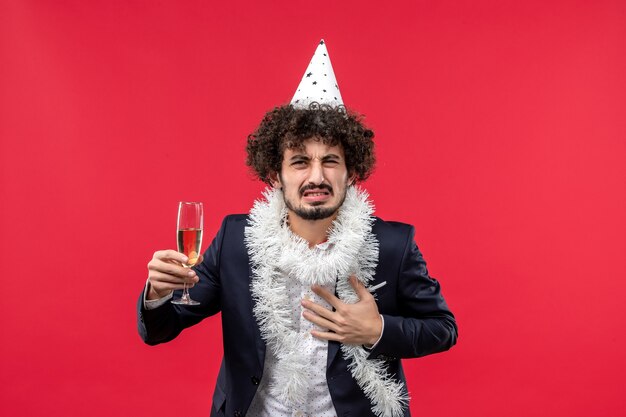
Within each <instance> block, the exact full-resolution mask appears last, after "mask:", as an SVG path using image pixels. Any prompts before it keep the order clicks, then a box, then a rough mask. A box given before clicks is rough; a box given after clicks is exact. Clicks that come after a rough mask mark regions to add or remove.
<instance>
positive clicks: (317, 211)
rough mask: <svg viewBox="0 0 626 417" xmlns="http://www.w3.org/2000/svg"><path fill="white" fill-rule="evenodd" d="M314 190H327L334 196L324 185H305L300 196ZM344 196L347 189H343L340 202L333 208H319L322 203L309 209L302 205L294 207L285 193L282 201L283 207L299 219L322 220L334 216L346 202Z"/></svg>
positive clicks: (314, 204)
mask: <svg viewBox="0 0 626 417" xmlns="http://www.w3.org/2000/svg"><path fill="white" fill-rule="evenodd" d="M314 188H322V189H326V190H328V192H330V194H331V195H334V193H333V189H332V187H330V186H329V185H326V184H320V185H305V186H304V187H302V188H301V189H300V190H299V192H300V196H302V195H303V194H304V192H305V191H306V190H308V189H314ZM346 194H347V188H346V189H344V191H343V195H342V196H341V199H340V201H339V202H338V203H337V204H336V205H335V206H332V207H320V206H322V205H324V203H323V202H319V203H313V205H312V206H310V207H304V206H302V205H300V206H297V207H296V206H295V205H294V204H292V203H291V201H289V200H288V199H287V195H286V193H285V192H283V199H284V200H285V205H286V206H287V208H288V209H289V210H291V211H292V212H293V213H294V214H295V215H297V216H298V217H300V218H301V219H304V220H323V219H327V218H329V217H331V216H334V215H335V213H337V211H339V209H340V208H341V206H342V205H343V202H344V201H345V200H346ZM316 205H317V207H316Z"/></svg>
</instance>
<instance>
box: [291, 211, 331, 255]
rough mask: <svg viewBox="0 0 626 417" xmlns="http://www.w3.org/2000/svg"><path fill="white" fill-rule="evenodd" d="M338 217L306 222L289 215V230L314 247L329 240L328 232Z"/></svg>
mask: <svg viewBox="0 0 626 417" xmlns="http://www.w3.org/2000/svg"><path fill="white" fill-rule="evenodd" d="M336 217H337V215H336V214H335V215H334V216H331V217H328V218H326V219H322V220H304V219H303V218H301V217H298V216H297V215H295V214H293V213H291V212H290V213H289V228H290V229H291V231H292V232H294V233H295V234H297V235H298V236H300V237H301V238H302V239H304V240H306V241H307V242H309V247H311V248H312V247H314V246H315V245H319V244H320V243H322V242H325V241H326V239H327V238H328V231H329V230H330V226H331V225H332V224H333V221H334V220H335V218H336Z"/></svg>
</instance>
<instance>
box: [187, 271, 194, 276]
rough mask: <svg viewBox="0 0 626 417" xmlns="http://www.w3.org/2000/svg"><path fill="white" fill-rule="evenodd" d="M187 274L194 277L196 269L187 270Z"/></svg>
mask: <svg viewBox="0 0 626 417" xmlns="http://www.w3.org/2000/svg"><path fill="white" fill-rule="evenodd" d="M187 275H189V276H190V277H193V276H195V275H196V273H195V272H194V271H189V272H187Z"/></svg>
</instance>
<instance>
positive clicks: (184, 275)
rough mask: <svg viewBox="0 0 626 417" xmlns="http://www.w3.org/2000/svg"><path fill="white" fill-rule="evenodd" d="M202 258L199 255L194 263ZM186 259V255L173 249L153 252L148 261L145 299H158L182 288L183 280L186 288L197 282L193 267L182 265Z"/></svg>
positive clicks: (199, 261)
mask: <svg viewBox="0 0 626 417" xmlns="http://www.w3.org/2000/svg"><path fill="white" fill-rule="evenodd" d="M202 260H203V257H202V255H200V257H199V258H198V261H197V262H196V264H199V263H201V262H202ZM187 261H188V258H187V256H185V255H184V254H182V253H180V252H177V251H175V250H171V249H168V250H160V251H156V252H154V255H153V256H152V260H150V262H148V291H147V294H146V299H147V300H158V299H161V298H163V297H166V296H168V295H169V294H170V293H171V292H172V291H174V290H182V289H183V287H184V284H185V282H187V288H192V287H193V286H194V285H195V284H196V283H197V282H198V276H197V275H196V272H195V271H194V270H193V269H190V268H185V267H183V264H184V263H186V262H187Z"/></svg>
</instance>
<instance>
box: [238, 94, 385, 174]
mask: <svg viewBox="0 0 626 417" xmlns="http://www.w3.org/2000/svg"><path fill="white" fill-rule="evenodd" d="M362 120H363V117H362V116H361V115H359V114H356V113H353V112H351V111H348V110H346V108H345V107H343V106H338V107H333V106H329V105H325V104H319V103H311V104H310V105H309V107H308V108H306V109H302V108H295V107H294V106H292V105H291V104H288V105H283V106H280V107H276V108H274V109H273V110H270V111H269V112H267V113H266V114H265V117H263V120H262V121H261V124H260V125H259V127H258V128H257V129H256V130H255V131H254V133H251V134H250V135H248V143H247V145H246V152H247V158H246V165H247V166H249V167H250V168H251V170H252V171H253V173H254V175H255V176H257V177H258V178H259V179H260V180H261V181H263V182H265V183H267V184H271V181H272V178H270V176H271V175H272V174H274V173H280V169H281V165H282V162H283V154H284V152H285V150H286V149H303V148H304V145H303V143H304V141H305V140H306V139H310V138H312V137H317V138H319V139H320V140H321V141H322V142H323V143H324V144H326V145H329V146H336V145H341V146H342V148H343V151H344V153H345V157H346V167H347V169H348V173H349V174H350V175H355V177H356V180H357V181H364V180H366V179H367V178H368V177H369V175H370V174H371V173H372V171H373V169H374V165H375V163H376V157H375V155H374V141H373V140H372V139H373V138H374V132H373V131H372V130H370V129H368V128H367V127H366V126H364V125H363V122H362Z"/></svg>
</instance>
